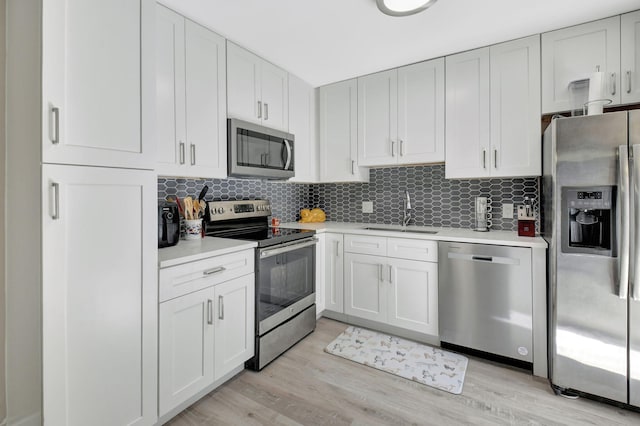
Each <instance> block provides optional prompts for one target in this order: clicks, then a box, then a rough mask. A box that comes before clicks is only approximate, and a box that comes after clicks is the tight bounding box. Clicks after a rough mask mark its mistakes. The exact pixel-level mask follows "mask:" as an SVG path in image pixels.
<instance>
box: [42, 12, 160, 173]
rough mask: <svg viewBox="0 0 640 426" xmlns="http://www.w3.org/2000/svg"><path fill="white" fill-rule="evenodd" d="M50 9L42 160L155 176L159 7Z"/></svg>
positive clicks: (46, 25) (44, 21) (44, 57)
mask: <svg viewBox="0 0 640 426" xmlns="http://www.w3.org/2000/svg"><path fill="white" fill-rule="evenodd" d="M42 8H43V9H42V26H43V28H42V31H43V33H42V40H43V45H42V69H43V70H44V72H43V74H42V90H43V96H42V123H43V126H42V132H43V134H42V161H43V162H45V163H63V164H80V165H98V166H120V167H135V168H149V169H152V168H153V167H154V160H155V159H154V155H153V152H152V151H153V146H154V144H155V140H153V138H151V137H150V136H151V135H150V134H147V132H148V131H151V130H153V129H151V128H150V127H152V125H153V115H154V108H155V105H154V103H153V99H154V92H155V87H154V85H153V79H142V76H146V75H152V74H153V72H154V70H155V63H154V61H153V58H154V33H155V31H154V29H155V22H154V8H155V2H154V1H152V0H136V1H132V0H115V1H102V0H87V1H70V0H45V1H43V2H42Z"/></svg>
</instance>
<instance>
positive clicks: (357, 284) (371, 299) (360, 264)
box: [344, 253, 389, 322]
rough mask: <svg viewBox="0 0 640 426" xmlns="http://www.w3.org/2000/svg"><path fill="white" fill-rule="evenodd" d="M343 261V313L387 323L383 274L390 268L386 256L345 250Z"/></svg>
mask: <svg viewBox="0 0 640 426" xmlns="http://www.w3.org/2000/svg"><path fill="white" fill-rule="evenodd" d="M344 260H345V263H344V268H345V271H344V284H345V296H344V297H345V306H344V313H345V314H347V315H353V316H355V317H359V318H364V319H369V320H372V321H379V322H385V321H386V320H387V294H386V288H384V285H385V280H384V278H383V275H384V274H385V273H388V270H389V269H388V266H387V264H386V258H383V257H378V256H368V255H363V254H351V253H346V254H345V256H344Z"/></svg>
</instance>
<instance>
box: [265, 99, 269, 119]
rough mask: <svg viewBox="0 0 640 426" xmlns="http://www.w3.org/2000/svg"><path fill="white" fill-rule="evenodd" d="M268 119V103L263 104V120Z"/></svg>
mask: <svg viewBox="0 0 640 426" xmlns="http://www.w3.org/2000/svg"><path fill="white" fill-rule="evenodd" d="M268 119H269V104H267V103H265V104H264V120H265V121H267V120H268Z"/></svg>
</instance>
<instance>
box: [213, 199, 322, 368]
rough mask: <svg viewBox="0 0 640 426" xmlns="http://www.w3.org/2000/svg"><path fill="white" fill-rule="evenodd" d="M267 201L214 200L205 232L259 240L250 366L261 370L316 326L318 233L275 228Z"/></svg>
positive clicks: (215, 235) (226, 236)
mask: <svg viewBox="0 0 640 426" xmlns="http://www.w3.org/2000/svg"><path fill="white" fill-rule="evenodd" d="M270 215H271V205H270V203H269V201H268V200H238V201H210V202H208V203H207V208H206V212H205V233H206V235H208V236H212V237H221V238H233V239H239V240H249V241H256V242H257V243H258V247H257V249H256V272H255V276H256V291H255V294H256V337H255V338H256V342H255V348H256V353H255V356H254V357H253V358H252V359H250V360H249V361H247V364H246V366H247V368H251V369H253V370H262V368H263V367H264V366H266V365H267V364H268V363H270V362H271V361H273V360H274V359H275V358H277V357H278V356H279V355H281V354H282V353H283V352H285V351H286V350H287V349H289V348H290V347H291V346H293V345H294V344H295V343H297V342H298V341H299V340H300V339H302V338H303V337H305V336H306V335H307V334H309V333H311V332H312V331H313V330H314V329H315V324H316V306H315V298H316V295H315V268H316V265H315V257H316V256H315V254H316V242H317V239H316V238H315V236H314V234H315V231H307V230H298V229H283V228H272V227H270V226H269V216H270Z"/></svg>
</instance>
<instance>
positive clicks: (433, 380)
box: [325, 326, 469, 395]
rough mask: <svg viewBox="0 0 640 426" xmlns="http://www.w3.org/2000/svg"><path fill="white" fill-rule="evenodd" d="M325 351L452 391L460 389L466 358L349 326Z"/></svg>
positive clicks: (459, 390) (462, 382)
mask: <svg viewBox="0 0 640 426" xmlns="http://www.w3.org/2000/svg"><path fill="white" fill-rule="evenodd" d="M325 352H327V353H330V354H332V355H337V356H339V357H342V358H345V359H348V360H351V361H354V362H358V363H360V364H364V365H367V366H369V367H373V368H377V369H378V370H382V371H386V372H388V373H391V374H395V375H396V376H400V377H404V378H405V379H409V380H413V381H414V382H418V383H422V384H425V385H427V386H431V387H434V388H436V389H440V390H443V391H447V392H450V393H453V394H456V395H459V394H461V393H462V386H463V384H464V374H465V372H466V371H467V363H468V361H469V360H468V359H467V358H466V357H464V356H462V355H458V354H454V353H452V352H449V351H445V350H442V349H440V348H434V347H431V346H427V345H422V344H420V343H416V342H412V341H410V340H405V339H401V338H399V337H394V336H389V335H388V334H383V333H377V332H375V331H371V330H366V329H364V328H359V327H353V326H350V327H349V328H347V329H346V330H345V331H344V332H343V333H342V334H341V335H340V336H338V337H337V338H336V339H335V340H334V341H333V342H331V343H330V344H329V346H327V347H326V348H325Z"/></svg>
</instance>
